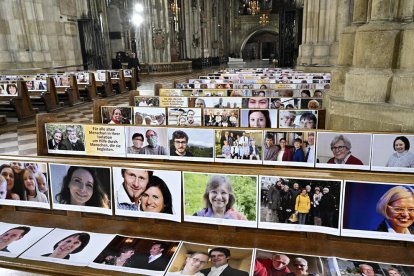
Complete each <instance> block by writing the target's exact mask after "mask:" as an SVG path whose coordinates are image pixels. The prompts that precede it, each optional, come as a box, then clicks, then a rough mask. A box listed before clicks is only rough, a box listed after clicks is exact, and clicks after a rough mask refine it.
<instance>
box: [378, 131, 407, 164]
mask: <svg viewBox="0 0 414 276" xmlns="http://www.w3.org/2000/svg"><path fill="white" fill-rule="evenodd" d="M372 141H373V142H372V161H371V162H372V163H371V170H373V171H391V172H414V152H413V149H411V150H410V147H411V145H414V135H401V134H374V135H373V138H372Z"/></svg>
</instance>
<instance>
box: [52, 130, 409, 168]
mask: <svg viewBox="0 0 414 276" xmlns="http://www.w3.org/2000/svg"><path fill="white" fill-rule="evenodd" d="M45 128H46V138H47V140H48V143H47V144H48V152H49V153H57V154H69V155H70V154H74V155H82V154H83V155H91V156H110V157H127V158H151V159H170V160H179V161H199V162H227V163H236V164H263V165H279V166H300V167H316V168H331V169H359V170H373V171H389V172H414V153H413V152H412V151H410V145H411V144H413V143H414V135H405V134H391V133H389V134H372V133H346V132H324V131H304V130H297V131H295V130H289V131H281V130H278V131H269V130H267V131H262V130H257V129H255V130H253V129H237V130H235V129H207V128H171V127H168V128H167V127H157V126H151V127H147V126H120V125H88V124H85V125H73V124H56V123H49V124H46V125H45ZM148 155H149V156H148Z"/></svg>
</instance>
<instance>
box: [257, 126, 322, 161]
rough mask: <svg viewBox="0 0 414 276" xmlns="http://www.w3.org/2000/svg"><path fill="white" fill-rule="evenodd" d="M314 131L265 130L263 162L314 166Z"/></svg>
mask: <svg viewBox="0 0 414 276" xmlns="http://www.w3.org/2000/svg"><path fill="white" fill-rule="evenodd" d="M315 136H316V132H314V131H283V132H273V131H265V132H264V138H263V140H262V141H263V164H264V165H281V166H294V167H314V165H315Z"/></svg>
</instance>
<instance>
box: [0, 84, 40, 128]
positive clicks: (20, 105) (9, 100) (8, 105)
mask: <svg viewBox="0 0 414 276" xmlns="http://www.w3.org/2000/svg"><path fill="white" fill-rule="evenodd" d="M3 83H14V84H16V86H17V92H18V94H17V95H16V96H11V95H1V96H0V115H6V116H13V117H17V119H18V120H19V121H20V120H23V119H28V118H33V117H34V116H35V115H36V111H35V109H34V108H33V106H32V103H31V101H30V96H29V93H28V91H27V87H26V82H25V81H13V82H3ZM4 89H6V86H5V87H4Z"/></svg>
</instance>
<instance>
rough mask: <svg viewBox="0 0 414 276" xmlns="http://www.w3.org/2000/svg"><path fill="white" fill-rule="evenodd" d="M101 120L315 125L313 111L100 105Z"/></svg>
mask: <svg viewBox="0 0 414 276" xmlns="http://www.w3.org/2000/svg"><path fill="white" fill-rule="evenodd" d="M142 100H143V101H145V100H146V99H142ZM167 115H168V116H167ZM278 118H280V119H278ZM101 119H102V121H101V122H102V123H103V124H118V125H119V124H123V125H128V124H129V125H140V126H166V125H169V126H194V127H196V126H215V127H247V128H297V129H317V128H318V111H317V110H276V109H270V110H269V109H239V108H164V107H143V106H138V107H132V106H128V107H118V106H102V107H101Z"/></svg>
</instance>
